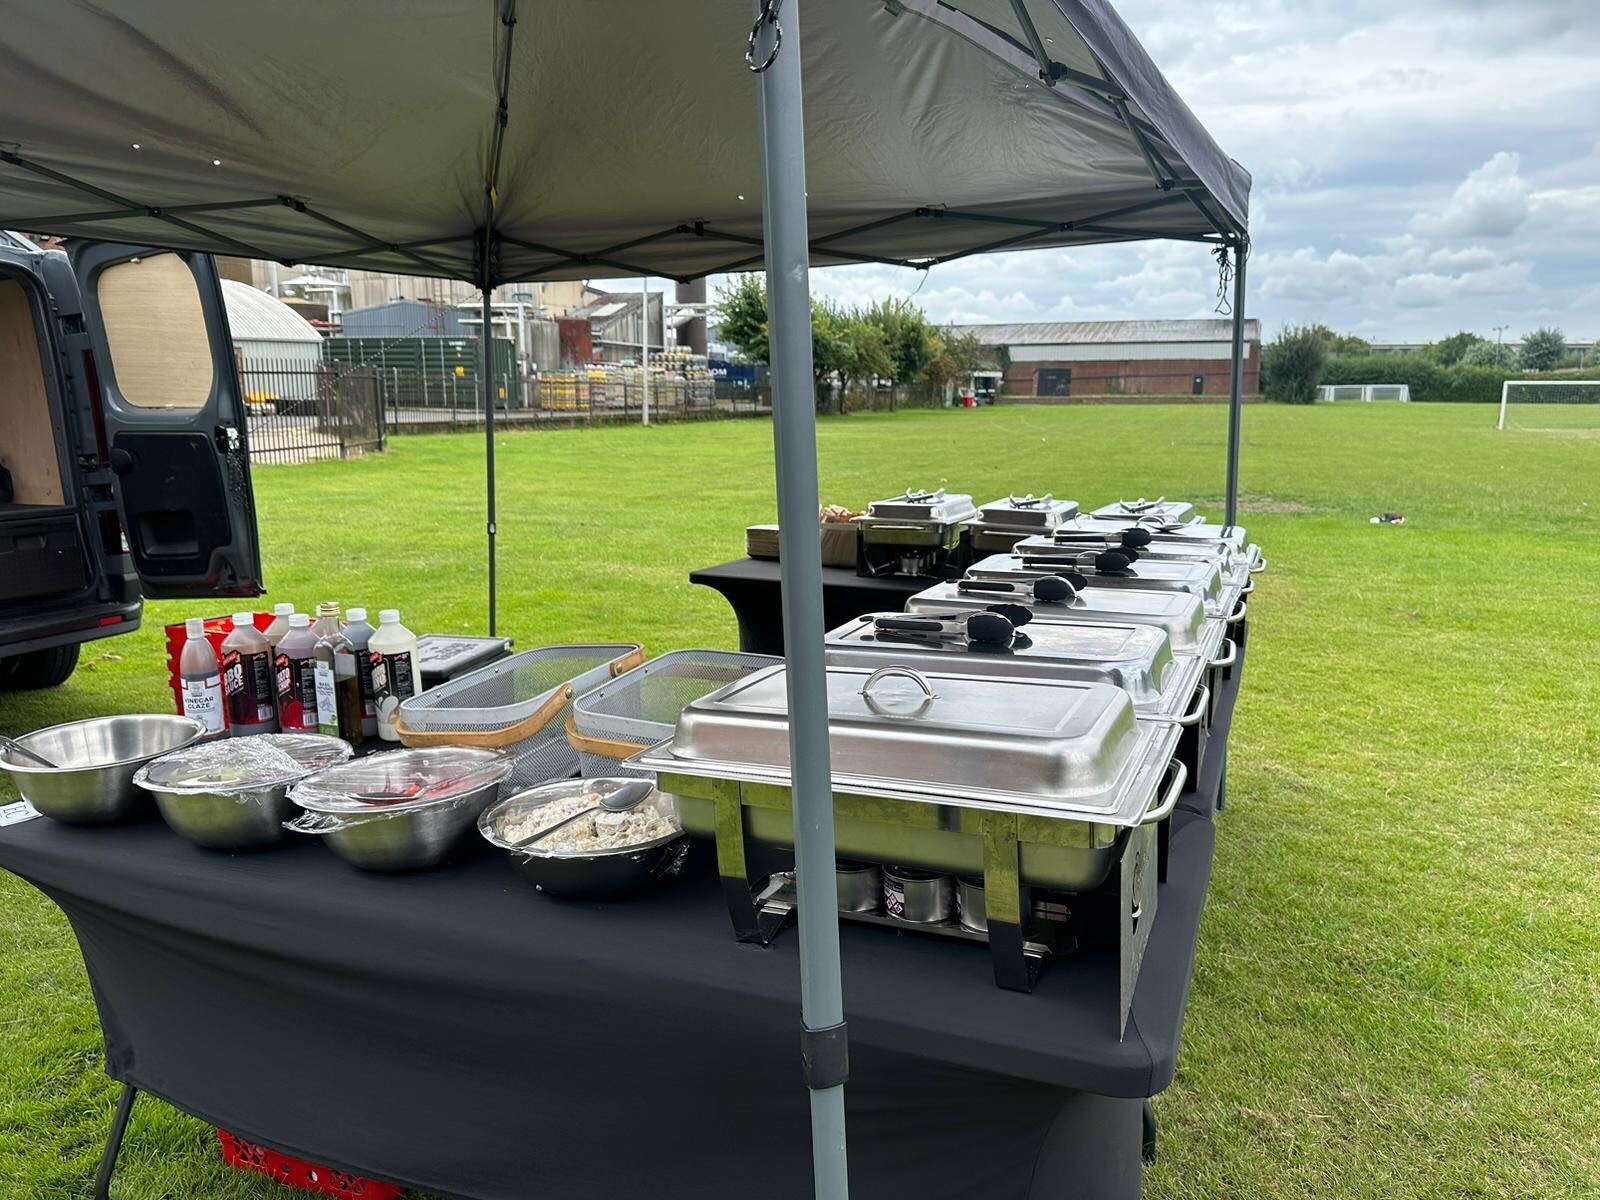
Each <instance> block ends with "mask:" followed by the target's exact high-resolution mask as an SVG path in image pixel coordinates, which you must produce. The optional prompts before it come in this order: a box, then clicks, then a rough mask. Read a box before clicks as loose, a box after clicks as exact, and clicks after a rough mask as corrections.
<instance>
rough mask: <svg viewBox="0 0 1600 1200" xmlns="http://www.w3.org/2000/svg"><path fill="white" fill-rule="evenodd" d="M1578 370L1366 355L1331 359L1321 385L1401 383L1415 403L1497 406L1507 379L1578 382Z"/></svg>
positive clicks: (1323, 371) (1391, 355)
mask: <svg viewBox="0 0 1600 1200" xmlns="http://www.w3.org/2000/svg"><path fill="white" fill-rule="evenodd" d="M1581 378H1583V373H1582V372H1579V371H1559V372H1558V371H1547V372H1544V373H1542V374H1530V373H1529V372H1526V371H1507V370H1504V369H1503V368H1500V367H1441V366H1439V365H1438V364H1437V363H1431V362H1429V361H1428V360H1427V359H1424V358H1419V357H1417V356H1416V355H1413V354H1369V355H1363V356H1360V357H1343V356H1340V357H1335V358H1330V359H1328V361H1327V364H1326V365H1325V366H1324V367H1323V369H1322V375H1321V382H1322V383H1324V384H1335V383H1403V384H1406V385H1408V386H1409V387H1410V388H1411V398H1412V399H1413V400H1417V401H1423V402H1427V401H1436V402H1454V403H1458V404H1460V403H1470V404H1499V403H1500V385H1501V384H1503V383H1504V382H1505V381H1506V380H1507V379H1581Z"/></svg>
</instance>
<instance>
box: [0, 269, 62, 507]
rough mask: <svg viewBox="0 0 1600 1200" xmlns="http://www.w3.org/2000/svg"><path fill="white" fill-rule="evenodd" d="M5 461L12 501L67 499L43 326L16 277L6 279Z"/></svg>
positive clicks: (1, 341) (0, 410)
mask: <svg viewBox="0 0 1600 1200" xmlns="http://www.w3.org/2000/svg"><path fill="white" fill-rule="evenodd" d="M0 466H3V467H5V469H6V470H7V471H8V472H10V475H11V490H12V496H11V503H12V504H15V505H60V504H64V503H65V502H66V495H65V493H64V491H63V490H62V486H61V460H60V457H59V455H58V453H57V450H56V435H55V430H54V428H53V427H52V425H51V421H50V394H49V392H48V391H47V390H46V389H45V381H44V363H43V360H42V359H41V357H40V355H39V332H38V328H37V327H36V326H35V325H34V320H33V310H32V307H31V306H30V305H29V303H28V293H27V291H26V290H25V289H24V288H23V286H22V284H20V283H18V282H17V281H16V280H15V279H0ZM0 499H3V497H0Z"/></svg>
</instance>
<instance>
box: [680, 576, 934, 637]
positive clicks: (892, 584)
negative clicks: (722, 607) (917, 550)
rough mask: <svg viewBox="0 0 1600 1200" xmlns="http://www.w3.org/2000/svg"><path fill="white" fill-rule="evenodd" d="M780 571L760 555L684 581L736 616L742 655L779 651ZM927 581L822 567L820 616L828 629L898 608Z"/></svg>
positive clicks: (780, 624)
mask: <svg viewBox="0 0 1600 1200" xmlns="http://www.w3.org/2000/svg"><path fill="white" fill-rule="evenodd" d="M781 579H782V573H781V571H780V570H779V566H778V563H777V562H776V561H774V560H772V559H765V558H740V559H735V560H734V561H733V562H727V563H723V564H721V565H720V566H715V567H702V568H700V570H698V571H691V572H690V574H689V582H690V583H699V584H703V585H705V586H706V587H709V588H713V589H715V590H716V591H718V592H721V593H722V595H723V597H724V598H725V599H726V600H727V601H728V603H729V604H730V605H732V607H733V614H734V616H735V617H737V618H738V620H739V649H741V650H743V651H745V653H747V654H782V653H783V596H782V590H781V586H780V580H781ZM932 585H933V580H931V579H922V578H915V579H914V578H910V577H908V576H905V575H876V576H870V577H869V576H864V575H857V574H856V573H855V571H854V570H852V569H850V568H848V567H823V568H822V619H823V620H824V621H825V622H826V623H827V627H828V628H829V629H834V628H837V627H838V626H840V625H843V624H844V623H845V622H846V621H848V620H851V619H852V618H854V617H859V616H862V615H864V614H866V613H872V612H901V611H903V610H904V609H905V606H906V601H907V600H909V599H910V598H911V597H912V596H915V595H916V594H917V593H918V592H922V591H926V590H927V589H928V588H929V587H931V586H932Z"/></svg>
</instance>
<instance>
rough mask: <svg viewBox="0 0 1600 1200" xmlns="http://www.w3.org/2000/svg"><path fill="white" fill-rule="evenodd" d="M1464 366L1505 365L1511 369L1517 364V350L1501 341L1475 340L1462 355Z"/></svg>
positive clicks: (1462, 364) (1504, 366)
mask: <svg viewBox="0 0 1600 1200" xmlns="http://www.w3.org/2000/svg"><path fill="white" fill-rule="evenodd" d="M1460 365H1461V366H1463V367H1503V368H1504V369H1506V370H1508V371H1509V370H1511V369H1512V368H1513V367H1515V366H1516V365H1517V352H1516V351H1515V350H1513V349H1512V348H1511V347H1510V346H1506V345H1503V344H1502V343H1500V342H1475V343H1473V344H1472V345H1471V346H1469V347H1467V352H1466V353H1465V354H1463V355H1462V356H1461V363H1460Z"/></svg>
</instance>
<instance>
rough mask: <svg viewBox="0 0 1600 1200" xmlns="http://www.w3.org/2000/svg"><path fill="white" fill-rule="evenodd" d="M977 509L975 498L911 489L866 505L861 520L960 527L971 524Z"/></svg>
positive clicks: (938, 490)
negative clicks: (965, 523)
mask: <svg viewBox="0 0 1600 1200" xmlns="http://www.w3.org/2000/svg"><path fill="white" fill-rule="evenodd" d="M976 512H977V509H976V508H975V507H974V506H973V503H972V497H971V496H969V495H965V494H963V493H961V492H947V491H945V490H944V489H943V488H938V489H936V490H934V491H931V492H928V491H922V490H919V489H915V488H913V489H911V490H910V491H905V492H901V493H900V495H898V496H891V497H889V498H888V499H887V500H874V501H873V502H872V503H871V504H869V505H867V511H866V515H865V516H863V517H862V518H861V519H862V521H864V522H871V521H917V522H922V523H926V524H932V525H959V524H960V523H961V522H963V521H970V520H971V519H972V517H973V515H974V514H975V513H976Z"/></svg>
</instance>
